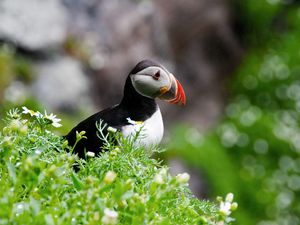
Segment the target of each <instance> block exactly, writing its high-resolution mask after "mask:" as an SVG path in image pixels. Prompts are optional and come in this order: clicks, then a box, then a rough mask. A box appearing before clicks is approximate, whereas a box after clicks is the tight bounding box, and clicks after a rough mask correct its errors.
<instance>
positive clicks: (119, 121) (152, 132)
mask: <svg viewBox="0 0 300 225" xmlns="http://www.w3.org/2000/svg"><path fill="white" fill-rule="evenodd" d="M157 98H158V99H161V100H163V101H167V102H169V103H173V104H178V105H185V103H186V96H185V93H184V90H183V88H182V85H181V84H180V82H179V81H178V80H177V79H176V78H175V76H174V75H173V74H172V73H170V72H169V71H168V70H167V69H166V68H165V67H164V66H162V65H161V64H159V63H157V62H154V61H152V60H143V61H141V62H139V63H138V64H137V65H136V66H135V67H134V68H133V69H132V70H131V71H130V73H129V75H128V76H127V78H126V82H125V86H124V92H123V98H122V99H121V101H120V103H119V104H117V105H114V106H111V107H109V108H106V109H104V110H102V111H100V112H97V113H95V114H94V115H92V116H90V117H88V118H87V119H85V120H83V121H82V122H80V123H79V124H78V125H76V126H75V127H74V128H73V129H72V130H71V131H70V132H69V133H68V134H67V135H66V136H64V137H65V139H66V140H67V141H68V144H69V146H74V145H75V143H76V132H81V131H85V135H84V136H85V137H86V138H83V139H81V140H80V141H78V142H77V143H76V145H75V147H74V149H73V153H75V154H77V155H78V156H79V157H80V158H86V153H87V152H94V153H95V154H96V155H97V154H99V153H101V152H103V151H104V149H103V147H104V141H103V140H102V139H101V138H99V130H98V128H97V126H96V124H97V123H99V122H100V121H102V124H104V125H103V127H102V133H103V135H106V134H108V133H109V132H111V130H114V131H118V132H121V133H122V135H123V136H124V137H130V136H135V135H136V133H137V132H139V135H138V137H137V140H135V141H136V144H137V145H138V146H144V147H145V148H150V147H151V146H156V145H158V144H159V143H160V141H161V140H162V137H163V133H164V125H163V119H162V114H161V111H160V108H159V106H158V104H157V103H156V99H157Z"/></svg>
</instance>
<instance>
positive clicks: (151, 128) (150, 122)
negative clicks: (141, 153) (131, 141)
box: [122, 108, 164, 148]
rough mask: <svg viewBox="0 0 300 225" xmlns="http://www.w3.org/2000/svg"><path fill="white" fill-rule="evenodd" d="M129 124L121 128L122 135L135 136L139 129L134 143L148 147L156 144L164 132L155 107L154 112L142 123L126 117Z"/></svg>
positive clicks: (159, 115) (160, 118) (158, 110)
mask: <svg viewBox="0 0 300 225" xmlns="http://www.w3.org/2000/svg"><path fill="white" fill-rule="evenodd" d="M128 120H129V121H130V123H131V124H130V125H126V126H124V127H123V128H122V133H123V135H124V137H135V135H136V133H137V132H139V131H140V134H139V136H138V139H137V140H136V144H137V145H138V146H144V147H146V148H150V147H151V146H154V145H158V144H159V143H160V141H161V139H162V137H163V134H164V125H163V120H162V116H161V112H160V109H159V108H157V110H156V112H155V113H154V114H153V115H152V116H151V117H150V118H148V119H147V120H145V121H144V122H143V123H141V122H139V121H133V120H131V119H130V118H128Z"/></svg>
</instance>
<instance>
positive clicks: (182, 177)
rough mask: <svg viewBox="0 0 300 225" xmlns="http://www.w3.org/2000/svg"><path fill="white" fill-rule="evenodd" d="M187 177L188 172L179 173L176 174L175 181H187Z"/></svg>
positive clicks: (182, 182)
mask: <svg viewBox="0 0 300 225" xmlns="http://www.w3.org/2000/svg"><path fill="white" fill-rule="evenodd" d="M189 179H190V175H189V174H188V173H180V174H178V175H177V176H176V180H177V182H178V183H181V184H184V183H187V182H188V181H189Z"/></svg>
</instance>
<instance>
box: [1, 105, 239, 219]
mask: <svg viewBox="0 0 300 225" xmlns="http://www.w3.org/2000/svg"><path fill="white" fill-rule="evenodd" d="M59 121H60V120H59V119H57V118H56V116H55V115H53V114H50V115H48V114H47V113H46V112H45V114H42V113H40V112H34V111H32V110H29V109H27V108H26V107H23V111H20V110H17V109H15V110H11V111H10V112H8V113H7V118H6V120H5V124H6V127H4V128H3V130H2V132H0V209H1V210H0V224H49V225H54V224H139V225H140V224H218V225H221V224H230V223H231V222H232V221H233V219H232V218H231V217H230V214H231V212H232V211H233V210H235V209H236V207H237V203H235V202H233V195H232V194H228V195H227V196H226V198H225V199H222V198H220V197H219V198H218V199H217V201H216V202H215V203H211V202H208V201H204V200H199V199H197V198H195V197H194V196H193V195H192V194H191V192H190V190H189V188H188V180H189V175H188V174H187V173H183V174H178V175H177V176H171V175H170V174H169V172H168V168H167V167H165V166H162V165H161V162H159V161H157V160H155V159H152V158H150V155H151V153H152V152H153V151H158V149H153V150H152V152H149V151H148V152H147V151H145V150H144V149H142V148H136V147H135V146H134V144H133V143H134V140H129V139H124V138H122V137H121V136H120V135H119V134H118V133H112V134H111V135H113V136H114V137H116V138H117V139H118V145H113V144H112V143H110V142H109V140H108V141H107V146H106V147H107V148H108V149H109V151H107V152H104V153H102V154H101V157H96V156H94V155H93V154H92V153H91V152H88V153H87V158H86V160H79V159H77V157H76V156H75V155H73V154H71V153H70V151H72V147H69V146H68V145H67V142H65V141H64V140H62V138H61V137H60V136H58V135H56V134H54V133H53V132H51V131H50V130H51V129H53V127H58V126H60V124H59ZM112 131H113V129H112ZM99 133H101V130H100V132H99ZM100 136H101V135H100ZM81 138H85V137H84V132H81V133H78V135H77V140H80V139H81ZM102 138H107V139H110V137H102ZM74 165H77V166H78V167H80V170H79V172H77V173H76V172H74Z"/></svg>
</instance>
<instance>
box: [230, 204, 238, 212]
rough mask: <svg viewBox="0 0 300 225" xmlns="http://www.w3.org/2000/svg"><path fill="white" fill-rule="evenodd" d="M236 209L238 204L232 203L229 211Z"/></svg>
mask: <svg viewBox="0 0 300 225" xmlns="http://www.w3.org/2000/svg"><path fill="white" fill-rule="evenodd" d="M237 208H238V204H237V203H236V202H233V203H232V204H231V207H230V209H231V211H235V210H236V209H237Z"/></svg>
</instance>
